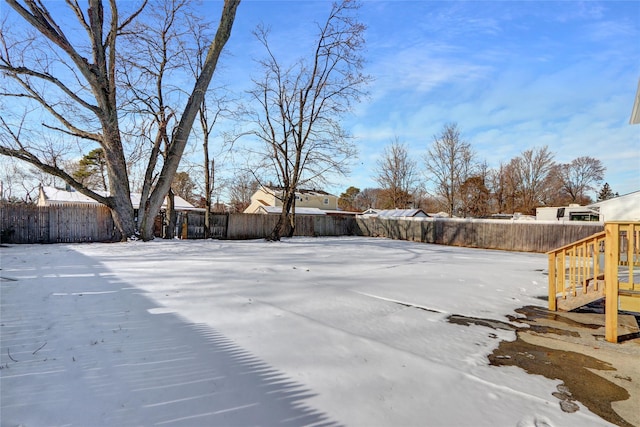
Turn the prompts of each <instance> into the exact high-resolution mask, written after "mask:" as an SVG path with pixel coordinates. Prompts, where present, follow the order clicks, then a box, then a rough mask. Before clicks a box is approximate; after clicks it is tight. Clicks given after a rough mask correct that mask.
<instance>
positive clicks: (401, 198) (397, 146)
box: [374, 137, 418, 209]
mask: <svg viewBox="0 0 640 427" xmlns="http://www.w3.org/2000/svg"><path fill="white" fill-rule="evenodd" d="M374 179H375V180H376V182H377V183H378V184H380V186H381V187H382V189H383V190H384V191H385V193H386V196H387V197H386V198H387V202H386V203H385V205H386V206H385V207H390V208H402V209H405V208H408V207H410V206H411V204H412V203H413V201H414V200H413V193H414V191H415V189H416V187H417V184H418V172H417V163H416V161H415V160H413V159H411V158H410V157H409V153H408V151H407V147H406V145H404V144H402V143H400V141H399V139H398V138H397V137H396V139H395V141H394V142H392V143H391V145H389V146H387V147H385V149H384V153H383V155H382V158H380V159H379V160H378V162H377V168H376V175H375V177H374Z"/></svg>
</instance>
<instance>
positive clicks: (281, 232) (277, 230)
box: [266, 190, 296, 242]
mask: <svg viewBox="0 0 640 427" xmlns="http://www.w3.org/2000/svg"><path fill="white" fill-rule="evenodd" d="M294 204H295V191H290V190H285V192H284V197H283V198H282V211H281V212H280V216H279V217H278V222H277V223H276V226H275V227H274V228H273V230H272V231H271V234H269V235H268V236H267V238H266V239H267V240H269V241H272V242H277V241H279V240H280V238H282V237H292V236H293V233H294V231H295V226H296V218H295V213H294V211H293V209H294Z"/></svg>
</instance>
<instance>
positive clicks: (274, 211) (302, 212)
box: [257, 206, 326, 215]
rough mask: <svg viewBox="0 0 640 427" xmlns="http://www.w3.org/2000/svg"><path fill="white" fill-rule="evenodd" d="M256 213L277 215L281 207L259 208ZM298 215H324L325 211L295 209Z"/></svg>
mask: <svg viewBox="0 0 640 427" xmlns="http://www.w3.org/2000/svg"><path fill="white" fill-rule="evenodd" d="M257 212H258V213H265V214H279V213H281V212H282V206H260V207H259V208H258V210H257ZM296 214H298V215H326V211H323V210H322V209H318V208H296Z"/></svg>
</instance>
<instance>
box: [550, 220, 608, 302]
mask: <svg viewBox="0 0 640 427" xmlns="http://www.w3.org/2000/svg"><path fill="white" fill-rule="evenodd" d="M604 247H605V232H604V231H602V232H600V233H596V234H594V235H591V236H589V237H586V238H584V239H581V240H578V241H577V242H574V243H571V244H568V245H565V246H562V247H560V248H558V249H554V250H553V251H550V252H547V255H548V256H549V310H553V311H555V310H557V309H558V306H557V300H558V298H560V299H562V300H566V299H567V297H577V296H578V293H582V294H587V293H588V292H589V291H598V285H599V284H598V279H600V280H604ZM590 284H591V286H589V285H590Z"/></svg>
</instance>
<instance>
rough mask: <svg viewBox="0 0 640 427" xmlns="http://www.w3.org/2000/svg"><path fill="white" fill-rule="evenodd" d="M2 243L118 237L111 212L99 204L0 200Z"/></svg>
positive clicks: (77, 241) (75, 240) (86, 240)
mask: <svg viewBox="0 0 640 427" xmlns="http://www.w3.org/2000/svg"><path fill="white" fill-rule="evenodd" d="M0 212H1V215H0V230H1V231H2V236H1V238H0V240H1V241H2V242H3V243H80V242H105V241H112V240H118V236H117V235H116V233H115V231H114V224H113V219H112V218H111V212H110V211H109V208H107V207H106V206H100V205H87V204H77V205H66V206H46V207H42V206H36V205H26V204H12V203H0Z"/></svg>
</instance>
